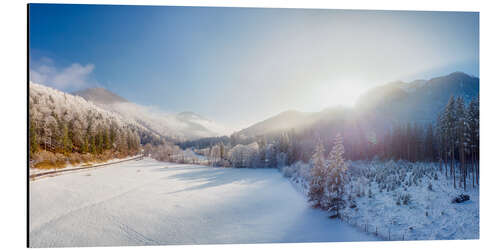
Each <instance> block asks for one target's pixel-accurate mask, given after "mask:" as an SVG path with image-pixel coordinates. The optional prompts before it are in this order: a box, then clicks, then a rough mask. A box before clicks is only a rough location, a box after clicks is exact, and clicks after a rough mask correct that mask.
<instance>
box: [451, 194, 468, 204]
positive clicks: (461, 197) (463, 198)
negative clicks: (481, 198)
mask: <svg viewBox="0 0 500 250" xmlns="http://www.w3.org/2000/svg"><path fill="white" fill-rule="evenodd" d="M469 199H470V197H469V195H467V194H461V195H459V196H457V197H455V198H453V200H452V201H451V202H452V203H462V202H465V201H468V200H469Z"/></svg>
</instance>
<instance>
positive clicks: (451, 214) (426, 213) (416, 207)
mask: <svg viewBox="0 0 500 250" xmlns="http://www.w3.org/2000/svg"><path fill="white" fill-rule="evenodd" d="M349 165H350V167H349V169H348V173H349V176H350V179H351V181H350V184H349V185H348V187H347V191H346V193H347V194H346V195H345V196H346V197H345V199H346V200H347V201H348V202H347V206H346V207H345V208H344V209H342V210H341V211H340V213H341V216H342V220H343V221H345V222H347V223H349V224H351V225H353V226H356V227H357V228H359V229H361V230H363V231H367V232H370V233H374V234H377V236H378V237H381V238H382V239H384V240H453V239H455V240H456V239H479V188H478V187H477V186H476V187H475V188H471V183H470V182H469V184H468V185H469V186H468V190H467V191H463V189H462V188H459V187H457V188H454V187H453V179H452V178H450V177H446V175H445V173H444V172H441V171H440V170H439V169H440V168H439V164H436V163H410V162H402V161H401V162H393V161H389V162H377V161H374V162H362V161H361V162H350V163H349ZM309 171H310V165H309V164H304V163H297V164H294V165H292V166H289V167H285V168H283V169H282V172H283V174H284V176H285V177H288V178H290V181H291V182H292V183H293V184H294V186H295V187H296V188H297V190H299V191H300V192H301V193H303V195H304V196H306V195H307V192H308V189H309V178H310V176H309ZM469 181H470V180H469ZM457 182H458V180H457ZM457 185H458V184H457ZM462 193H463V194H467V195H469V196H470V200H468V201H465V202H463V203H452V202H451V201H452V199H453V198H455V197H457V196H458V195H460V194H462ZM405 195H407V196H408V200H407V202H404V201H403V200H402V199H401V197H404V196H405Z"/></svg>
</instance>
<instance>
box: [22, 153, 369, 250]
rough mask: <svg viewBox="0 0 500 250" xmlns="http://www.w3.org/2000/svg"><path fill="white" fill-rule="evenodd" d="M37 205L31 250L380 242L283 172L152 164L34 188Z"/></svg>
mask: <svg viewBox="0 0 500 250" xmlns="http://www.w3.org/2000/svg"><path fill="white" fill-rule="evenodd" d="M29 199H30V214H29V219H30V222H29V242H30V246H31V247H70V246H71V247H77V246H123V245H164V244H205V243H273V242H275V243H277V242H326V241H366V240H377V238H375V237H374V236H373V235H370V234H366V233H363V232H361V231H360V230H358V229H356V228H355V227H353V226H351V225H348V224H346V223H344V222H341V221H339V220H331V219H328V218H327V214H326V213H325V212H323V211H320V210H318V209H312V208H310V206H309V205H308V204H307V202H306V199H305V197H304V195H302V194H300V193H299V192H297V191H296V190H294V189H293V187H292V185H291V184H290V182H289V181H288V180H287V179H285V178H283V177H282V176H281V174H280V173H279V172H278V171H277V170H276V169H232V168H212V167H205V166H197V165H181V164H172V163H163V162H158V161H155V160H152V159H144V160H141V161H129V162H124V163H118V164H116V165H112V166H108V167H105V168H97V169H89V170H86V171H83V172H81V171H78V172H76V173H71V172H68V173H65V174H62V175H59V176H55V177H48V178H42V179H39V180H35V181H31V182H30V190H29Z"/></svg>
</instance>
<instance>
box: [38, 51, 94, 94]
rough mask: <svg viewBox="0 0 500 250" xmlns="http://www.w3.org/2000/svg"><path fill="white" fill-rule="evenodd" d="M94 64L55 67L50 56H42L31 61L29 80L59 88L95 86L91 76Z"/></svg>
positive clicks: (71, 89) (75, 88)
mask: <svg viewBox="0 0 500 250" xmlns="http://www.w3.org/2000/svg"><path fill="white" fill-rule="evenodd" d="M94 68H95V66H94V65H93V64H87V65H82V64H79V63H73V64H71V65H69V66H66V67H62V68H57V67H56V66H55V65H54V62H53V61H52V59H50V58H42V59H40V60H39V61H37V62H34V63H31V67H30V81H32V82H36V83H40V84H43V85H46V86H51V87H54V88H56V89H59V90H64V91H75V90H80V89H84V88H89V87H95V86H97V85H98V84H97V82H96V81H95V80H94V79H93V78H92V77H91V75H92V72H93V71H94Z"/></svg>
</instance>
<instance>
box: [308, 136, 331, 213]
mask: <svg viewBox="0 0 500 250" xmlns="http://www.w3.org/2000/svg"><path fill="white" fill-rule="evenodd" d="M324 153H325V148H324V146H323V143H322V142H321V139H318V142H317V143H316V148H315V149H314V153H313V155H312V159H311V160H312V165H313V167H312V168H311V181H310V183H309V192H308V194H307V195H308V197H309V201H310V202H313V203H314V206H321V201H322V200H323V196H324V193H325V189H324V188H325V171H326V162H325V156H324Z"/></svg>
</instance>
